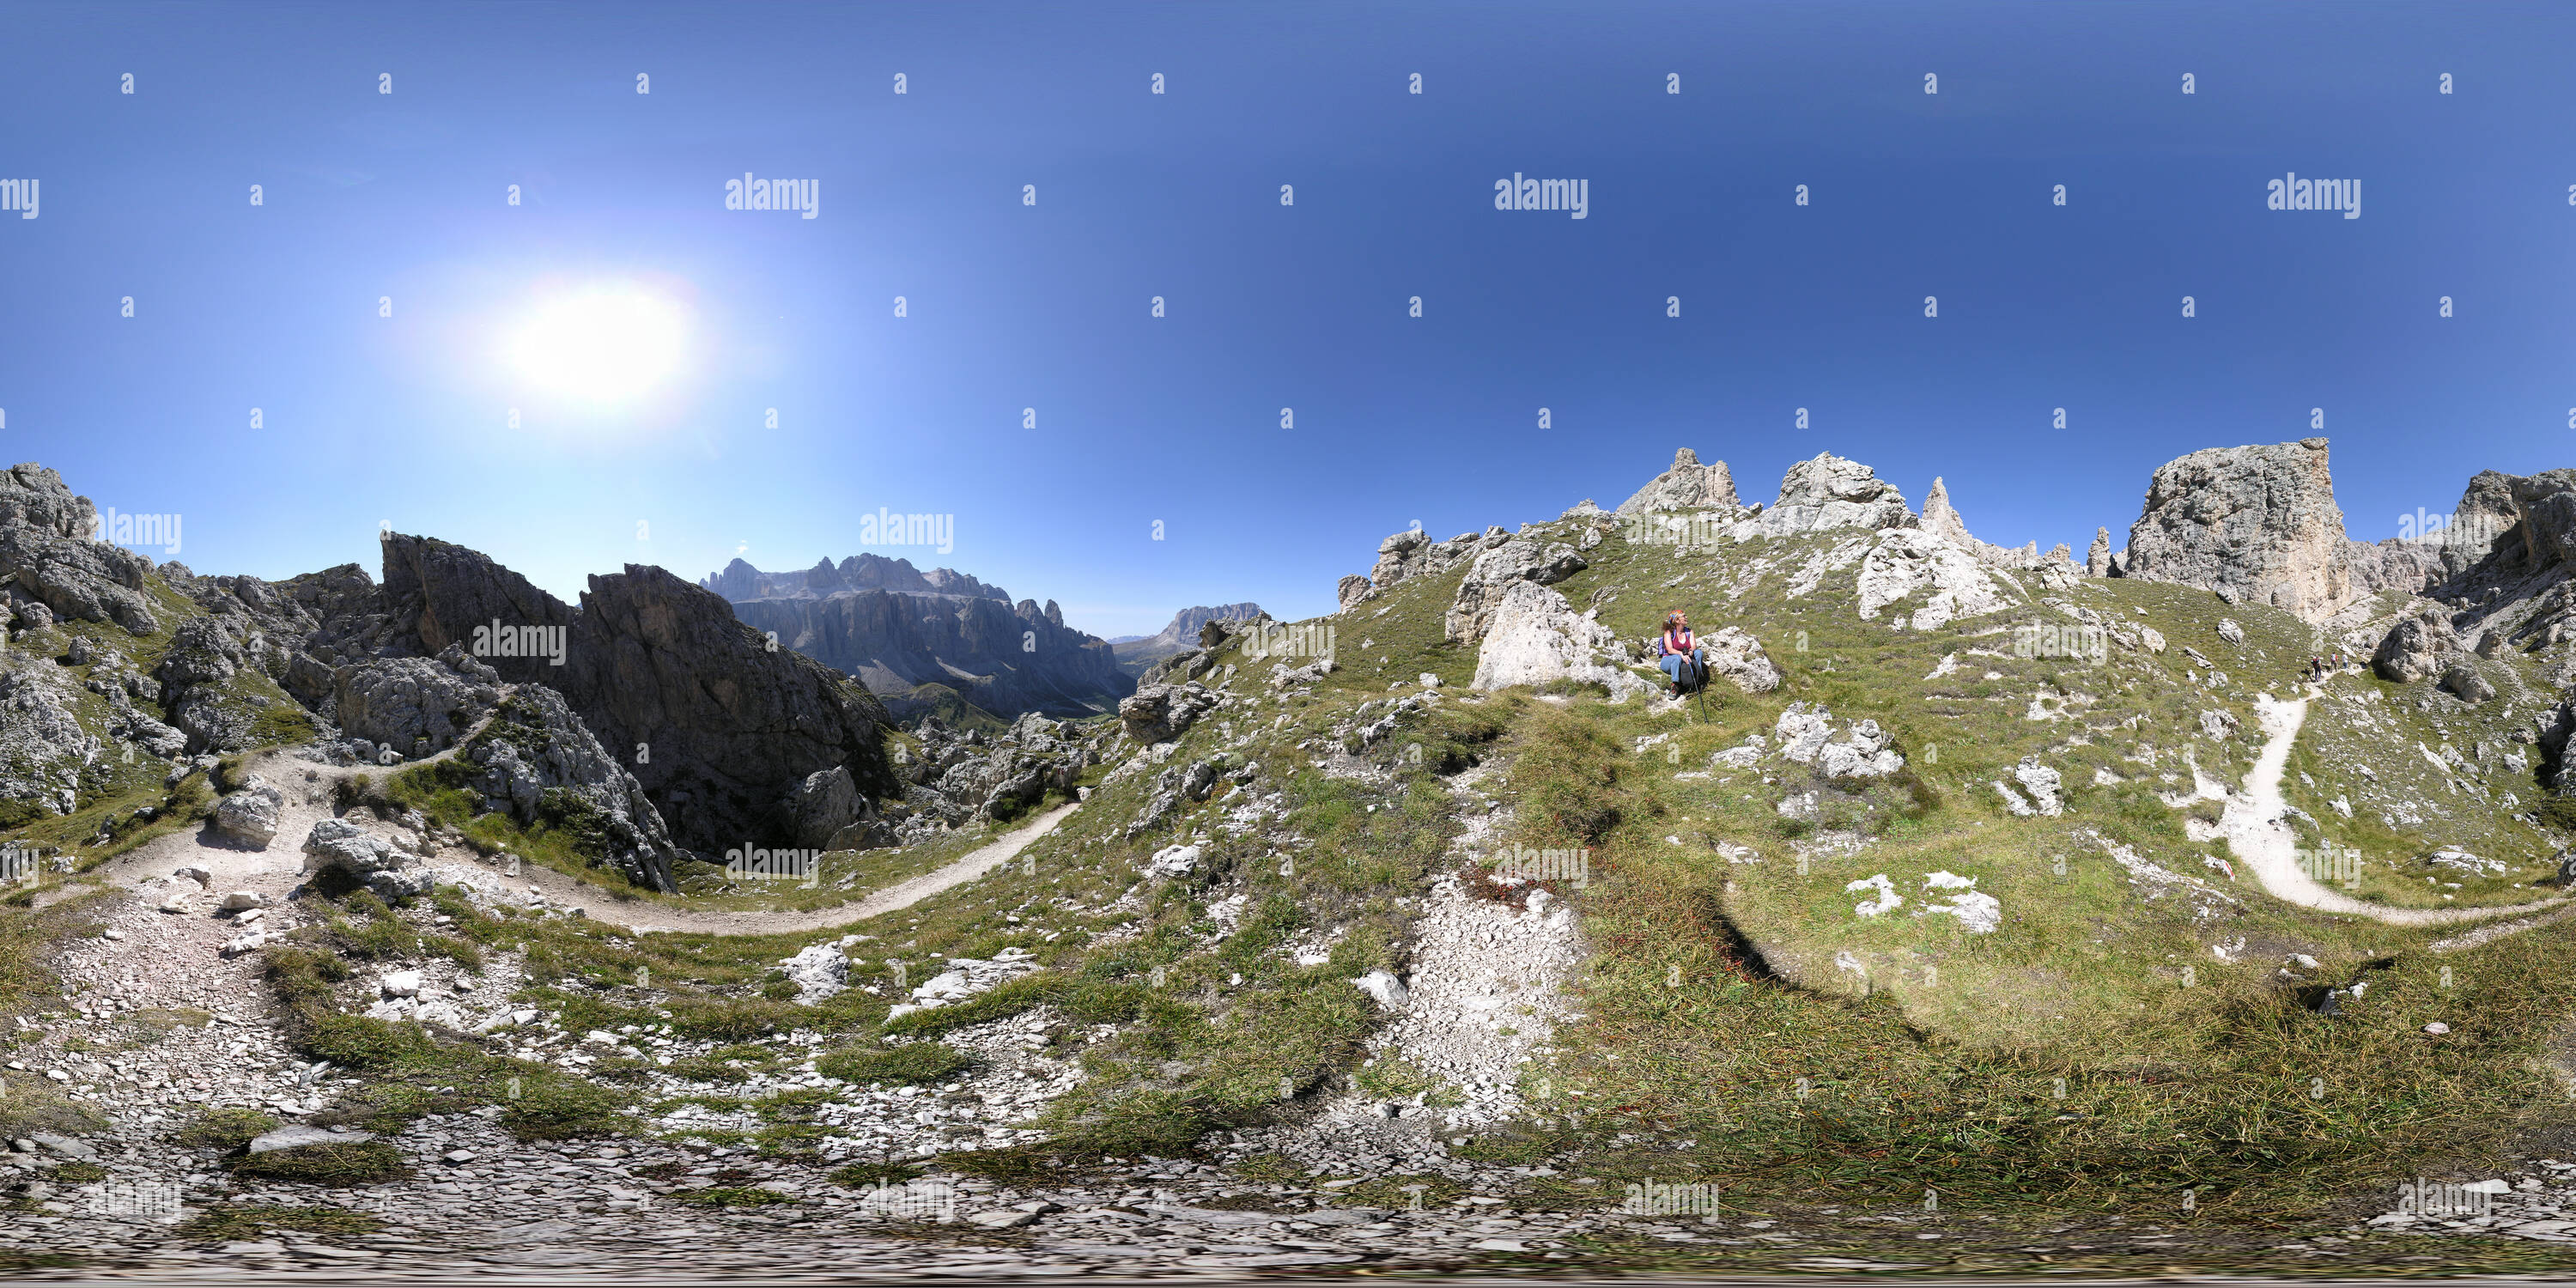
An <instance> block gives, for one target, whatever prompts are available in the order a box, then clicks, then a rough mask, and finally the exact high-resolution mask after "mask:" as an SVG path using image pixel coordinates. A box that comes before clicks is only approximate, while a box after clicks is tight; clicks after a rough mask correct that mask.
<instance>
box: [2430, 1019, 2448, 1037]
mask: <svg viewBox="0 0 2576 1288" xmlns="http://www.w3.org/2000/svg"><path fill="white" fill-rule="evenodd" d="M2424 1031H2425V1032H2427V1033H2430V1034H2432V1035H2433V1036H2435V1037H2440V1036H2442V1035H2443V1034H2445V1033H2448V1032H2450V1031H2451V1026H2450V1025H2448V1024H2444V1023H2443V1022H2441V1021H2440V1020H2435V1021H2433V1022H2432V1023H2430V1024H2427V1025H2425V1026H2424Z"/></svg>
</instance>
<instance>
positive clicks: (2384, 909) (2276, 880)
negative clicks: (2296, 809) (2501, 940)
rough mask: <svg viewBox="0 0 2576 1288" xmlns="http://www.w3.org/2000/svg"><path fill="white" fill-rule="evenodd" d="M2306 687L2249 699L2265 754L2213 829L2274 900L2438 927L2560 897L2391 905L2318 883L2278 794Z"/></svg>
mask: <svg viewBox="0 0 2576 1288" xmlns="http://www.w3.org/2000/svg"><path fill="white" fill-rule="evenodd" d="M2307 692H2308V697H2305V698H2300V699H2298V700H2297V701H2295V702H2281V701H2275V700H2274V699H2273V698H2272V697H2271V695H2270V694H2261V695H2258V696H2257V697H2256V698H2255V699H2254V711H2255V717H2256V719H2257V720H2259V721H2260V722H2261V724H2262V728H2263V732H2264V734H2265V735H2266V740H2265V742H2264V743H2263V754H2262V755H2261V756H2259V757H2257V758H2256V759H2255V761H2254V769H2253V772H2251V773H2249V774H2247V775H2246V776H2245V790H2244V791H2241V792H2231V793H2229V795H2228V797H2227V809H2226V813H2225V815H2224V816H2223V817H2222V818H2221V819H2220V820H2219V827H2220V828H2221V830H2223V831H2224V832H2225V833H2226V835H2227V848H2228V849H2229V850H2231V851H2233V852H2234V853H2235V855H2236V857H2237V859H2238V861H2240V862H2242V863H2244V864H2245V866H2246V867H2248V868H2251V869H2253V872H2254V876H2255V879H2256V880H2259V881H2261V882H2262V883H2263V888H2264V889H2265V890H2266V891H2269V892H2270V893H2271V894H2272V896H2273V897H2274V898H2277V899H2282V900H2286V901H2288V902H2290V903H2295V904H2297V905H2299V906H2300V907H2303V908H2314V909H2316V910H2317V911H2319V912H2335V913H2343V914H2347V915H2350V916H2356V917H2368V918H2370V919H2371V920H2373V921H2382V922H2387V923H2389V924H2390V925H2397V926H2443V925H2452V924H2455V923H2458V922H2464V921H2483V920H2485V919H2487V918H2490V917H2519V916H2526V915H2528V914H2531V913H2535V912H2539V911H2541V910H2543V909H2546V908H2552V907H2556V906H2557V905H2559V904H2561V903H2564V902H2566V901H2565V900H2564V899H2543V900H2540V901H2538V902H2536V903H2521V904H2514V905H2511V906H2509V907H2501V908H2391V907H2388V906H2387V905H2385V904H2376V903H2366V902H2363V901H2362V900H2359V899H2355V898H2352V897H2351V896H2349V895H2342V894H2337V893H2335V892H2334V891H2332V890H2329V889H2327V888H2325V886H2323V885H2321V884H2319V883H2318V881H2317V879H2316V878H2315V877H2313V876H2310V875H2309V874H2308V873H2307V872H2306V871H2305V870H2303V869H2302V868H2301V867H2300V866H2299V850H2298V845H2299V841H2298V836H2297V834H2295V833H2293V832H2292V831H2291V830H2290V824H2289V819H2288V809H2289V803H2288V802H2287V801H2285V800H2283V799H2282V796H2281V776H2282V774H2283V772H2284V771H2286V770H2287V769H2288V768H2289V764H2290V747H2291V745H2292V744H2293V743H2295V742H2297V741H2298V738H2299V726H2300V725H2302V724H2304V723H2306V722H2307V718H2308V701H2309V699H2310V698H2314V697H2317V696H2319V694H2318V691H2317V689H2316V687H2315V686H2313V685H2311V686H2309V687H2308V690H2307Z"/></svg>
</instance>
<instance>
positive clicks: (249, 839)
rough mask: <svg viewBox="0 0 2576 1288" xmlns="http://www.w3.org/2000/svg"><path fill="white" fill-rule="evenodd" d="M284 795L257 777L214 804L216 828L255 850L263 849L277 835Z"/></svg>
mask: <svg viewBox="0 0 2576 1288" xmlns="http://www.w3.org/2000/svg"><path fill="white" fill-rule="evenodd" d="M285 807H286V795H285V793H283V792H280V791H279V790H277V789H276V788H274V787H271V786H269V785H268V784H267V783H264V782H261V781H260V780H259V779H257V778H253V779H251V780H250V784H249V785H248V786H246V787H244V788H243V789H242V790H240V791H238V792H235V793H233V794H232V795H230V796H227V797H225V798H224V799H223V803H221V804H219V805H217V806H215V830H216V831H218V832H221V833H223V834H224V835H226V836H229V837H231V838H232V839H234V840H236V841H239V842H241V843H242V844H244V845H247V846H249V847H251V848H252V849H255V850H265V849H267V848H268V843H269V842H270V841H272V840H275V839H276V837H277V815H278V811H279V810H281V809H284V808H285Z"/></svg>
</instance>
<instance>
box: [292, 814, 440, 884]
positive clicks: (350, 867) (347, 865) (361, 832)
mask: <svg viewBox="0 0 2576 1288" xmlns="http://www.w3.org/2000/svg"><path fill="white" fill-rule="evenodd" d="M414 862H416V860H415V859H413V857H412V856H411V855H409V854H406V853H404V852H402V851H401V850H398V849H395V848H394V843H393V842H391V841H388V840H386V839H385V838H383V837H381V836H378V835H376V834H375V833H373V832H370V831H368V830H367V829H365V828H363V827H360V826H358V825H357V824H355V823H352V822H350V821H348V820H347V819H342V818H326V819H323V820H322V821H321V822H318V823H315V824H314V825H313V830H312V831H311V832H308V833H306V834H305V837H304V870H305V871H306V872H307V873H319V872H324V871H329V870H333V869H337V870H339V871H341V872H345V873H347V874H349V875H350V876H352V877H356V878H358V879H359V880H361V881H363V880H365V879H366V878H368V877H371V876H374V875H375V874H377V873H379V872H392V871H395V870H397V869H400V868H406V867H409V866H411V865H412V864H413V863H414Z"/></svg>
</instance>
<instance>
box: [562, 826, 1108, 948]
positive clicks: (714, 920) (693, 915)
mask: <svg viewBox="0 0 2576 1288" xmlns="http://www.w3.org/2000/svg"><path fill="white" fill-rule="evenodd" d="M1081 808H1082V807H1081V806H1080V805H1059V806H1057V807H1055V808H1054V809H1051V810H1049V811H1047V812H1046V813H1044V814H1041V815H1039V816H1038V817H1037V818H1035V819H1032V820H1030V822H1029V824H1028V825H1027V826H1025V827H1022V828H1020V829H1018V830H1017V831H1013V832H1008V833H1005V834H1004V835H1002V836H1000V837H998V838H995V839H994V840H991V841H988V842H986V843H985V844H983V845H981V846H978V847H977V848H975V849H974V850H973V851H971V852H969V853H968V854H967V855H966V856H965V857H964V858H961V859H959V860H957V861H956V862H954V863H951V864H949V865H948V866H947V867H944V868H941V869H939V870H938V871H936V872H925V873H923V874H921V875H920V876H917V877H914V878H912V879H910V880H908V881H898V882H896V883H895V884H893V885H890V886H887V887H886V888H885V889H883V890H879V891H877V892H876V893H875V894H872V895H869V896H868V897H867V898H865V899H861V900H860V901H859V902H858V903H856V904H855V905H853V904H843V905H841V906H840V907H837V908H820V909H817V910H815V911H812V912H716V911H701V910H699V909H695V908H673V907H669V906H667V905H661V904H655V905H652V906H650V907H641V908H637V909H634V910H633V912H632V914H631V915H632V916H633V918H634V920H633V923H632V926H631V928H632V929H634V930H636V931H638V932H649V931H670V930H679V931H701V932H704V933H707V934H715V935H777V934H786V933H788V932H790V931H799V930H824V929H830V928H833V927H838V926H845V925H848V924H850V923H851V922H854V921H865V920H867V919H868V918H870V917H876V916H882V915H883V914H885V913H889V912H893V911H894V910H896V909H898V908H909V907H911V906H912V905H914V904H916V903H919V902H921V901H922V900H924V899H927V898H929V897H930V896H932V895H934V894H937V893H939V892H940V891H942V890H946V889H949V888H951V887H953V886H960V885H964V884H965V883H967V882H969V881H972V880H974V879H975V878H977V877H980V876H982V875H984V874H985V873H987V872H990V871H992V870H993V869H995V868H998V867H1000V866H1002V865H1003V864H1005V863H1008V862H1010V861H1011V860H1012V859H1013V858H1015V857H1017V856H1018V855H1019V852H1020V851H1022V850H1024V849H1027V848H1028V845H1029V842H1031V841H1034V840H1036V839H1038V838H1039V837H1041V836H1044V835H1046V834H1047V833H1049V832H1052V831H1054V830H1055V827H1056V824H1058V823H1061V822H1063V821H1065V820H1066V819H1067V818H1070V817H1072V816H1073V812H1074V811H1075V810H1078V809H1081ZM546 875H549V876H551V875H554V874H553V873H548V874H546ZM566 884H567V885H569V883H566ZM547 897H548V898H554V897H555V895H554V892H553V891H551V890H549V891H548V892H547ZM588 915H589V916H591V917H593V918H594V919H597V920H602V921H616V920H618V919H619V916H620V913H619V911H618V910H615V909H611V910H609V911H607V912H605V913H603V912H602V911H601V910H599V909H592V910H590V912H589V914H588Z"/></svg>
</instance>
